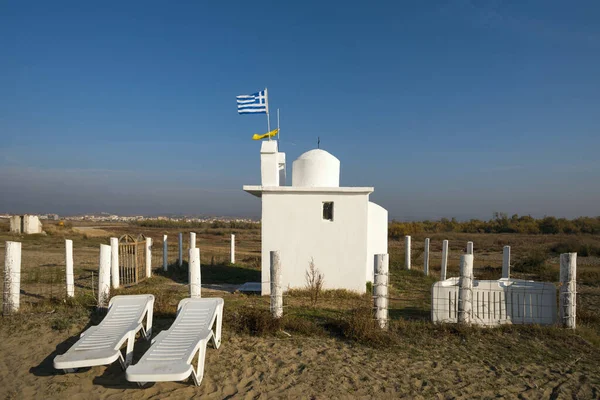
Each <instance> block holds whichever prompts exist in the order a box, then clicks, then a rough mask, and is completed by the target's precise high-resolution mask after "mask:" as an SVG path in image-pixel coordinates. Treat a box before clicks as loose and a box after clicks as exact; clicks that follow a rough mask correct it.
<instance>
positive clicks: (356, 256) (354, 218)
mask: <svg viewBox="0 0 600 400" xmlns="http://www.w3.org/2000/svg"><path fill="white" fill-rule="evenodd" d="M285 180H286V164H285V153H282V152H279V151H278V143H277V141H274V140H273V141H264V142H262V146H261V185H257V186H244V188H243V189H244V190H245V191H246V192H248V193H250V194H253V195H255V196H257V197H260V198H261V201H262V217H261V226H262V228H261V229H262V232H261V236H262V251H261V253H262V266H261V271H262V272H261V289H262V290H261V293H262V294H263V295H268V294H270V286H269V282H270V271H269V252H270V251H273V250H278V251H280V255H281V260H280V262H281V274H282V286H283V288H284V290H287V289H294V288H303V287H305V286H306V272H307V270H308V268H309V265H310V262H311V261H313V262H314V265H315V267H316V268H317V269H318V271H319V272H320V273H322V274H323V275H324V284H323V287H324V288H325V289H348V290H352V291H355V292H359V293H364V292H365V291H366V287H367V282H373V279H374V278H373V276H374V257H375V254H385V253H387V247H388V242H387V220H388V213H387V210H385V209H384V208H382V207H381V206H379V205H377V204H375V203H372V202H370V201H369V195H370V194H371V193H372V192H373V190H374V189H373V188H372V187H340V185H339V181H340V161H339V160H338V159H337V158H335V157H334V156H333V155H331V154H330V153H328V152H327V151H325V150H321V149H314V150H310V151H308V152H306V153H304V154H302V155H301V156H300V157H298V159H296V160H295V161H294V162H293V165H292V185H291V186H285Z"/></svg>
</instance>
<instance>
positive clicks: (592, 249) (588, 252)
mask: <svg viewBox="0 0 600 400" xmlns="http://www.w3.org/2000/svg"><path fill="white" fill-rule="evenodd" d="M550 251H552V252H553V253H556V254H562V253H577V255H578V256H581V257H589V256H600V246H594V245H592V244H589V243H582V242H581V241H579V240H575V239H572V240H569V241H566V242H559V243H556V244H555V245H553V246H551V247H550Z"/></svg>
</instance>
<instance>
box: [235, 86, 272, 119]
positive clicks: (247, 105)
mask: <svg viewBox="0 0 600 400" xmlns="http://www.w3.org/2000/svg"><path fill="white" fill-rule="evenodd" d="M237 107H238V113H239V114H268V113H269V100H268V96H267V89H265V90H261V91H260V92H257V93H254V94H243V95H240V96H237Z"/></svg>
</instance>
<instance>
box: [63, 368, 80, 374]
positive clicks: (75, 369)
mask: <svg viewBox="0 0 600 400" xmlns="http://www.w3.org/2000/svg"><path fill="white" fill-rule="evenodd" d="M75 371H77V368H66V369H63V372H64V373H65V374H70V373H71V372H75Z"/></svg>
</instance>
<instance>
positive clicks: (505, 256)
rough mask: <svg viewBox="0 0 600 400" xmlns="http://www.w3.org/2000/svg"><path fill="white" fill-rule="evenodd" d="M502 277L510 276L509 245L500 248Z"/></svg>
mask: <svg viewBox="0 0 600 400" xmlns="http://www.w3.org/2000/svg"><path fill="white" fill-rule="evenodd" d="M502 278H504V279H509V278H510V246H504V249H502Z"/></svg>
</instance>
